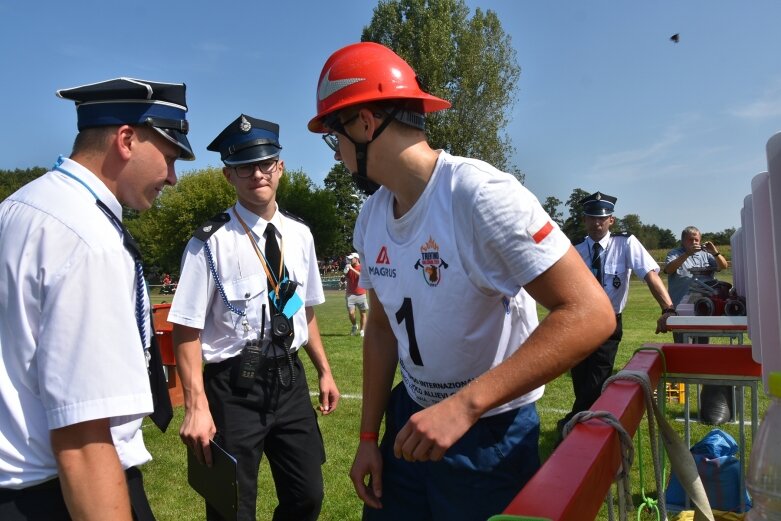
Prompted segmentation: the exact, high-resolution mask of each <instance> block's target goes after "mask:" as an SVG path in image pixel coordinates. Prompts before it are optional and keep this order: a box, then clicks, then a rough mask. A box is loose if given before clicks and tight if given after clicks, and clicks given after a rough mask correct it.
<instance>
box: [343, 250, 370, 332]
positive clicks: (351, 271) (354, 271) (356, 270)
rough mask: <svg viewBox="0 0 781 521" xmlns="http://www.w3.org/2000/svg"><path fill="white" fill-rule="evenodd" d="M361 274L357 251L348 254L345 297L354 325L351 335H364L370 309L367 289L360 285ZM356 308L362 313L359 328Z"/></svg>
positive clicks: (345, 268)
mask: <svg viewBox="0 0 781 521" xmlns="http://www.w3.org/2000/svg"><path fill="white" fill-rule="evenodd" d="M360 276H361V259H360V258H359V257H358V254H357V253H351V254H350V255H348V256H347V265H346V266H345V267H344V277H345V281H346V283H347V290H346V292H345V296H344V299H345V301H346V303H347V314H348V316H349V317H350V322H351V323H352V325H353V327H352V329H351V330H350V335H357V334H360V335H361V336H363V330H364V328H365V327H366V312H367V311H368V310H369V306H368V304H367V303H366V290H365V289H363V288H362V287H360V286H359V285H358V279H359V278H360ZM355 308H358V311H359V312H360V314H361V321H360V325H361V328H360V329H358V323H357V322H356V320H355Z"/></svg>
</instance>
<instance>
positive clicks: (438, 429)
mask: <svg viewBox="0 0 781 521" xmlns="http://www.w3.org/2000/svg"><path fill="white" fill-rule="evenodd" d="M525 289H526V291H527V292H528V293H529V294H530V295H531V296H532V297H533V298H534V299H535V300H536V301H537V302H539V303H540V304H542V305H543V306H545V307H546V308H548V309H549V310H550V313H549V314H548V316H547V317H546V318H545V319H544V320H543V321H542V322H541V323H540V325H539V326H538V327H537V329H535V330H534V332H533V333H532V334H531V335H530V336H529V338H528V339H527V340H526V341H525V342H524V343H523V345H522V346H521V347H520V349H518V350H517V351H516V352H515V353H514V354H513V355H512V356H511V357H510V358H508V359H507V360H505V361H504V362H502V363H501V364H499V365H498V366H496V367H494V368H493V369H491V370H490V371H488V372H487V373H485V374H484V375H482V376H480V377H479V378H477V379H475V380H473V381H472V382H471V383H470V384H469V385H467V386H466V387H464V388H463V389H461V390H460V391H459V392H457V393H455V394H454V395H452V396H450V397H449V398H447V399H445V400H443V401H441V402H439V403H438V404H436V405H433V406H431V407H428V408H427V409H424V410H423V411H420V412H418V413H416V414H414V415H413V416H412V417H411V418H410V420H409V421H408V422H407V424H406V425H405V426H404V427H403V428H402V429H401V431H400V432H399V435H398V436H397V438H396V442H395V444H394V451H395V453H396V456H398V457H404V458H405V459H407V460H410V461H415V460H418V461H420V460H427V459H431V460H438V459H441V458H442V456H443V455H444V453H445V451H446V450H447V449H448V448H449V447H450V446H451V445H453V443H455V442H456V441H457V440H458V439H459V438H461V436H463V434H464V433H465V432H466V431H467V430H468V429H469V428H470V427H471V426H472V425H473V424H474V423H475V422H476V421H477V420H478V419H479V418H480V416H481V415H482V414H484V413H485V412H486V411H488V410H490V409H492V408H494V407H497V406H499V405H501V404H503V403H506V402H508V401H510V400H512V399H513V398H516V397H518V396H521V395H522V394H525V393H527V392H529V391H531V390H533V389H535V388H537V387H539V386H541V385H543V384H545V383H546V382H549V381H551V380H553V379H554V378H556V377H558V376H559V375H561V374H562V373H564V372H565V371H567V370H568V369H569V368H571V367H572V366H574V365H575V364H577V363H578V362H579V361H580V360H582V359H583V358H585V357H586V356H587V355H588V354H589V353H591V352H592V351H593V350H594V349H595V348H596V347H597V346H599V344H600V343H602V342H603V341H604V340H605V339H606V338H607V337H608V336H610V334H611V333H612V332H613V330H614V329H615V327H616V321H615V314H614V312H613V307H612V306H611V304H610V301H609V300H608V298H607V294H606V293H605V291H604V290H603V289H602V288H601V287H600V286H599V284H598V283H597V281H596V279H595V278H594V276H593V275H592V274H591V273H590V272H589V270H588V268H587V267H586V265H585V263H584V262H583V260H582V259H581V258H580V255H578V254H577V252H576V251H575V250H574V248H572V247H570V249H569V250H568V251H567V253H566V254H565V255H564V256H563V257H562V258H561V259H560V260H559V261H558V262H556V264H554V265H553V266H552V267H551V268H550V269H548V270H547V271H546V272H545V273H543V274H541V275H540V276H539V277H537V278H536V279H535V280H533V281H532V282H531V283H529V284H528V285H527V286H526V287H525Z"/></svg>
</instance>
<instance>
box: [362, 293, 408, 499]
mask: <svg viewBox="0 0 781 521" xmlns="http://www.w3.org/2000/svg"><path fill="white" fill-rule="evenodd" d="M367 294H368V295H369V309H371V310H372V312H371V313H369V314H368V317H367V319H366V333H365V335H366V336H365V337H364V340H363V404H362V406H361V432H362V433H379V431H380V425H381V423H382V416H383V414H384V413H385V408H386V406H387V404H388V399H389V397H390V392H391V387H392V386H393V377H394V375H395V374H396V366H397V365H398V361H399V357H398V347H397V345H396V336H395V335H394V334H393V330H392V329H391V326H390V323H389V322H388V317H387V315H386V314H385V311H384V310H383V307H382V304H381V303H380V300H379V299H378V298H377V294H376V293H375V292H374V290H372V289H370V290H368V292H367ZM367 476H371V477H372V487H371V488H370V487H368V486H367V485H366V482H365V479H366V477H367ZM350 479H352V482H353V486H354V487H355V491H356V493H357V494H358V497H360V498H361V499H362V500H363V501H364V502H365V503H366V504H367V505H369V506H371V507H373V508H381V507H382V504H381V503H380V497H381V496H382V457H381V456H380V451H379V449H378V447H377V442H376V441H373V440H361V441H360V442H359V445H358V452H357V453H356V455H355V461H354V462H353V466H352V469H351V470H350Z"/></svg>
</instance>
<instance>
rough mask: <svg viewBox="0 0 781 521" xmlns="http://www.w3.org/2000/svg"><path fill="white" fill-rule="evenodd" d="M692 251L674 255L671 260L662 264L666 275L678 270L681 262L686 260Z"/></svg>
mask: <svg viewBox="0 0 781 521" xmlns="http://www.w3.org/2000/svg"><path fill="white" fill-rule="evenodd" d="M692 253H693V252H688V251H685V252H683V253H681V254H680V255H678V256H677V257H675V258H674V259H673V260H671V261H670V262H668V263H667V264H665V265H664V272H665V273H666V274H668V275H671V274H673V273H675V272H676V271H678V268H680V267H681V266H682V265H683V263H684V262H686V259H688V258H689V257H691V255H692Z"/></svg>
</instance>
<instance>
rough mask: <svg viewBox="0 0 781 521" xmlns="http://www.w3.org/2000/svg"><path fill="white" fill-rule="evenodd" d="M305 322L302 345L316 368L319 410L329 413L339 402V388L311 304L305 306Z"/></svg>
mask: <svg viewBox="0 0 781 521" xmlns="http://www.w3.org/2000/svg"><path fill="white" fill-rule="evenodd" d="M306 323H307V330H308V332H309V341H308V342H307V344H306V345H305V346H304V350H306V354H307V355H309V359H310V360H311V361H312V364H313V365H314V366H315V370H317V377H318V385H319V387H320V411H321V412H322V413H323V414H331V413H332V412H333V411H334V409H336V406H337V405H338V404H339V389H337V388H336V382H335V381H334V377H333V374H332V373H331V366H330V365H329V364H328V357H326V355H325V348H324V347H323V340H322V338H321V337H320V328H319V327H318V326H317V317H316V316H315V310H314V309H312V307H311V306H308V307H307V308H306Z"/></svg>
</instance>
